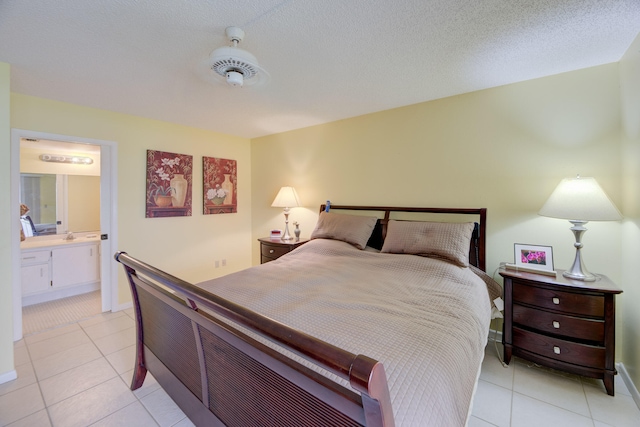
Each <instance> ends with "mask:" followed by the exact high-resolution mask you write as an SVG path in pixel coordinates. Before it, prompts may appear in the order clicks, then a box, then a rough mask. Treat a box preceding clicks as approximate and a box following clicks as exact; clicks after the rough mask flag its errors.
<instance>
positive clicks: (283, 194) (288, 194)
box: [271, 187, 300, 208]
mask: <svg viewBox="0 0 640 427" xmlns="http://www.w3.org/2000/svg"><path fill="white" fill-rule="evenodd" d="M297 206H300V199H299V198H298V193H296V189H295V188H293V187H282V188H281V189H280V191H278V195H277V196H276V198H275V199H274V200H273V203H271V207H273V208H295V207H297Z"/></svg>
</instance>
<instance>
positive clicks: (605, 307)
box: [500, 269, 622, 396]
mask: <svg viewBox="0 0 640 427" xmlns="http://www.w3.org/2000/svg"><path fill="white" fill-rule="evenodd" d="M500 275H501V276H502V277H504V300H505V308H504V326H503V330H502V343H503V344H504V360H505V362H506V363H507V364H508V363H509V362H510V361H511V356H512V355H514V356H518V357H521V358H523V359H527V360H530V361H532V362H535V363H538V364H540V365H544V366H548V367H550V368H554V369H559V370H562V371H566V372H571V373H574V374H577V375H582V376H585V377H590V378H599V379H602V380H603V381H604V386H605V388H606V389H607V393H608V394H609V395H611V396H613V395H614V387H613V384H614V375H616V373H617V372H616V368H615V365H614V363H615V334H616V310H615V296H616V294H619V293H621V292H622V290H620V289H618V288H617V287H616V285H615V284H614V283H613V282H612V281H611V280H609V279H608V278H607V277H606V276H602V275H598V277H599V279H598V280H597V281H595V282H583V281H580V280H571V279H567V278H565V277H564V276H562V271H561V270H559V271H557V276H556V277H553V276H546V275H542V274H535V273H526V272H518V271H517V270H502V269H501V270H500Z"/></svg>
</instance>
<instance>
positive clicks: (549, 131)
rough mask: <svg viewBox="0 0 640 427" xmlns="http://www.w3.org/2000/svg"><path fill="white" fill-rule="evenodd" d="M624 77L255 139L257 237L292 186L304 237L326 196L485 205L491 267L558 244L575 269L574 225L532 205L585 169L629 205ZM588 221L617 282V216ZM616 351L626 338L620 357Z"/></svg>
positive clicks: (608, 75)
mask: <svg viewBox="0 0 640 427" xmlns="http://www.w3.org/2000/svg"><path fill="white" fill-rule="evenodd" d="M618 84H619V75H618V64H610V65H604V66H600V67H595V68H589V69H585V70H580V71H575V72H571V73H566V74H561V75H556V76H551V77H546V78H542V79H537V80H532V81H527V82H523V83H518V84H512V85H508V86H503V87H499V88H495V89H489V90H484V91H479V92H474V93H468V94H464V95H460V96H455V97H451V98H446V99H441V100H436V101H432V102H427V103H422V104H417V105H412V106H408V107H403V108H398V109H394V110H389V111H383V112H380V113H375V114H369V115H366V116H361V117H355V118H352V119H348V120H342V121H338V122H334V123H328V124H325V125H319V126H314V127H310V128H305V129H300V130H295V131H291V132H287V133H282V134H277V135H271V136H267V137H263V138H258V139H255V140H252V142H251V156H252V164H253V169H252V198H253V217H252V223H253V237H254V239H255V238H258V237H260V236H265V235H267V233H268V230H269V229H271V228H282V227H283V218H282V212H281V209H276V208H271V207H270V204H271V202H272V200H273V198H274V197H275V194H276V193H277V191H278V189H279V188H280V187H281V186H283V185H292V186H294V187H295V188H296V190H297V191H298V194H299V195H300V198H301V199H302V203H303V205H304V208H296V209H293V210H292V212H291V215H290V220H291V221H299V222H300V223H301V229H302V230H303V231H302V235H303V236H308V235H309V234H310V232H311V231H312V229H313V227H314V225H315V221H316V218H317V210H318V206H319V205H320V204H321V203H322V202H324V201H325V200H327V199H330V200H331V201H332V202H333V203H335V204H367V205H383V206H384V205H399V206H432V207H486V208H488V229H487V237H488V247H487V255H488V263H487V270H488V272H489V273H490V274H495V270H496V268H497V267H498V265H499V263H500V262H501V261H509V262H513V244H514V243H530V244H541V245H550V246H553V249H554V261H555V265H556V268H560V269H563V268H564V269H566V268H569V267H570V266H571V263H572V262H573V257H574V256H575V249H574V247H573V242H574V237H573V234H572V233H571V231H570V230H569V227H570V226H571V224H570V223H569V222H568V221H564V220H558V219H552V218H544V217H540V216H538V215H537V212H538V210H539V209H540V208H541V207H542V205H543V204H544V202H545V201H546V199H547V197H548V196H549V195H550V194H551V192H552V191H553V189H554V188H555V187H556V185H557V184H558V183H559V182H560V180H561V179H562V178H565V177H572V176H575V175H576V174H578V173H579V174H581V175H582V176H593V177H595V178H596V179H597V180H598V182H599V183H600V184H601V185H602V187H603V188H604V189H605V191H606V192H607V193H608V194H609V196H610V197H611V198H612V199H613V201H614V202H615V203H616V204H617V205H618V206H621V205H622V189H621V178H622V177H621V172H620V156H621V130H620V121H621V116H620V90H619V86H618ZM636 194H637V193H636ZM587 228H588V229H589V231H588V232H587V233H586V234H585V235H584V238H583V242H584V244H585V248H584V250H583V258H584V261H585V264H586V265H587V266H588V268H589V269H590V270H591V271H593V272H598V273H602V274H606V275H608V276H609V277H610V278H611V279H612V280H614V281H615V282H617V283H621V282H620V281H621V225H620V223H619V222H591V223H589V224H588V225H587ZM253 262H254V263H257V262H259V254H258V248H257V245H254V251H253ZM626 297H627V295H624V296H623V297H622V298H620V299H624V298H626ZM620 320H626V319H624V318H622V317H620ZM636 325H637V323H636ZM623 328H624V327H623ZM628 329H630V330H634V331H635V333H636V334H637V333H638V327H637V326H629V327H628ZM619 332H620V329H619ZM620 336H621V335H619V337H620ZM621 347H622V346H621V340H620V339H619V340H618V346H617V348H618V353H617V357H618V359H620V358H621V357H622V354H623V353H622V350H621Z"/></svg>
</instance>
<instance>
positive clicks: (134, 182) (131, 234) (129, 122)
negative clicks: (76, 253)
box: [11, 93, 251, 303]
mask: <svg viewBox="0 0 640 427" xmlns="http://www.w3.org/2000/svg"><path fill="white" fill-rule="evenodd" d="M11 126H12V127H14V128H20V129H27V130H32V131H39V132H49V133H54V134H61V135H71V136H77V137H83V138H93V139H99V140H107V141H115V142H117V144H118V199H117V200H118V232H119V234H118V248H117V249H118V250H123V251H126V252H128V253H129V254H130V255H132V256H134V257H138V258H141V259H142V260H144V261H147V262H149V263H151V264H154V265H158V266H162V268H164V269H165V270H166V271H168V272H169V273H171V274H174V275H177V276H179V277H181V278H183V279H185V280H187V281H193V282H197V281H200V280H205V279H208V278H211V277H217V276H221V275H224V274H227V273H230V272H233V271H236V270H241V269H243V268H246V267H248V266H249V265H250V264H251V259H250V255H249V253H250V247H251V239H250V237H251V233H250V221H251V197H250V191H251V187H250V182H251V165H250V152H249V150H250V145H249V140H247V139H244V138H239V137H234V136H229V135H222V134H219V133H215V132H210V131H205V130H200V129H195V128H189V127H185V126H180V125H176V124H171V123H166V122H160V121H155V120H149V119H144V118H141V117H134V116H129V115H125V114H118V113H113V112H109V111H104V110H98V109H93V108H87V107H82V106H78V105H72V104H67V103H63V102H57V101H51V100H47V99H42V98H36V97H31V96H25V95H20V94H15V93H14V94H12V97H11ZM147 149H153V150H162V151H168V152H174V153H181V154H190V155H192V156H193V183H194V185H193V210H194V212H193V215H192V216H191V217H178V218H145V191H146V190H145V185H146V181H145V179H146V178H145V169H146V150H147ZM202 156H209V157H222V158H228V159H235V160H237V161H238V194H239V196H238V213H237V214H222V215H203V214H202V201H201V194H202ZM221 259H226V260H227V265H226V266H225V267H220V268H217V269H216V268H214V260H221ZM114 262H115V261H114ZM121 270H122V269H121V268H119V269H118V271H119V292H118V300H119V302H120V303H124V302H128V301H130V300H131V298H130V295H129V290H128V288H127V285H126V282H125V278H124V274H123V273H122V271H121Z"/></svg>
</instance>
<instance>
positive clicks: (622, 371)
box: [616, 362, 640, 409]
mask: <svg viewBox="0 0 640 427" xmlns="http://www.w3.org/2000/svg"><path fill="white" fill-rule="evenodd" d="M616 369H617V370H618V375H620V378H622V380H623V381H624V383H625V385H626V386H627V389H629V393H631V397H632V398H633V401H634V402H636V406H637V407H638V409H640V392H638V389H637V388H636V385H635V384H634V383H633V381H632V380H631V377H630V376H629V373H628V372H627V368H625V367H624V364H622V362H620V363H616Z"/></svg>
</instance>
